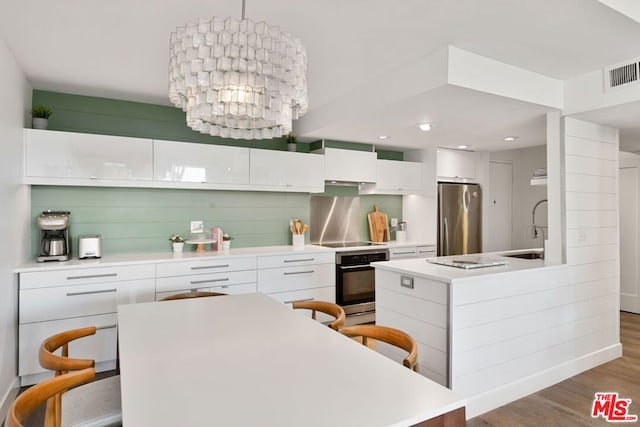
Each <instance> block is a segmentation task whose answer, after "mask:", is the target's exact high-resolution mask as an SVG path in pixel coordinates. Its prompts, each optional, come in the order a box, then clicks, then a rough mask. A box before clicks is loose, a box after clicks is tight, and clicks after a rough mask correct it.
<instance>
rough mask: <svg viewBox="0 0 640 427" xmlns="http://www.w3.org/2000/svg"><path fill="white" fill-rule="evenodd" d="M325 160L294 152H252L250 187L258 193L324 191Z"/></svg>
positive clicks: (315, 155) (320, 157) (252, 150)
mask: <svg viewBox="0 0 640 427" xmlns="http://www.w3.org/2000/svg"><path fill="white" fill-rule="evenodd" d="M324 160H325V159H324V156H319V155H317V154H307V153H296V152H291V151H275V150H257V149H251V150H250V175H251V177H250V184H251V188H252V189H255V190H272V191H297V192H305V193H321V192H323V191H324V173H323V172H324V163H325V161H324Z"/></svg>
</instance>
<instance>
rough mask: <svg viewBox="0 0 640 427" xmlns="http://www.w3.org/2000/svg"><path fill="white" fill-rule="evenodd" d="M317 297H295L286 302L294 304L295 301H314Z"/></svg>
mask: <svg viewBox="0 0 640 427" xmlns="http://www.w3.org/2000/svg"><path fill="white" fill-rule="evenodd" d="M313 300H315V298H304V299H293V300H291V301H285V302H284V303H285V304H293V303H294V302H304V301H313Z"/></svg>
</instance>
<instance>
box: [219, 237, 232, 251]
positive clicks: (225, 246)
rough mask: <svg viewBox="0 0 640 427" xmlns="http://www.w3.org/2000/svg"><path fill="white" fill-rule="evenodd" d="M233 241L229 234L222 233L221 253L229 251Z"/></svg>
mask: <svg viewBox="0 0 640 427" xmlns="http://www.w3.org/2000/svg"><path fill="white" fill-rule="evenodd" d="M232 240H233V237H231V236H229V234H227V233H224V234H223V235H222V250H223V251H228V250H229V249H231V241H232Z"/></svg>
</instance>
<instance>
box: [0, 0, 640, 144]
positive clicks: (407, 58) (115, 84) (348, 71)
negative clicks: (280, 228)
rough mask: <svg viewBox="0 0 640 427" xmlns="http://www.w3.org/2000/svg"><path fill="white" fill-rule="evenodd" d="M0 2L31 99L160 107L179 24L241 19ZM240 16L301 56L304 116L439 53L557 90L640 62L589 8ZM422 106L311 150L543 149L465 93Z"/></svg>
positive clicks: (511, 1)
mask: <svg viewBox="0 0 640 427" xmlns="http://www.w3.org/2000/svg"><path fill="white" fill-rule="evenodd" d="M0 2H1V3H0V5H1V9H0V10H2V13H1V14H0V38H1V39H2V40H4V41H5V42H6V43H7V45H8V46H9V48H10V49H11V50H12V51H13V53H14V55H15V56H16V58H17V60H18V62H19V64H20V65H21V67H22V68H23V70H24V72H25V74H26V75H27V78H28V79H29V80H30V82H31V84H32V85H33V87H34V88H36V89H44V90H54V91H62V92H69V93H77V94H84V95H93V96H103V97H109V98H117V99H125V100H132V101H142V102H151V103H156V104H164V105H170V103H169V101H168V97H167V67H168V66H167V64H168V40H169V34H170V33H171V32H172V31H174V30H175V28H176V26H180V25H183V24H184V23H185V22H186V21H189V20H196V19H198V18H209V17H211V16H222V17H225V16H229V15H233V16H239V14H240V7H241V1H240V0H233V1H231V0H218V1H211V0H208V1H205V0H182V1H180V2H173V1H171V2H169V1H164V2H160V1H158V0H134V1H131V0H128V1H126V0H113V1H97V0H58V1H56V2H42V1H37V0H21V1H13V0H0ZM247 16H248V17H249V18H251V19H254V20H266V21H268V22H269V23H271V24H279V25H280V26H281V28H283V29H284V30H286V31H290V32H292V33H293V34H294V35H296V36H297V37H299V38H301V39H302V40H303V42H304V43H305V45H306V46H307V50H308V53H309V96H310V112H312V111H313V110H314V109H315V108H319V107H322V106H326V105H330V104H331V102H332V101H334V100H336V99H339V98H340V95H341V94H344V93H345V92H347V91H349V90H350V89H352V88H354V87H357V86H359V85H361V84H362V83H363V82H365V81H367V80H370V79H373V78H375V77H377V76H380V75H384V74H385V73H389V72H392V71H393V70H394V69H397V68H398V67H401V66H405V65H407V64H411V63H412V62H414V61H416V60H417V59H419V58H422V57H424V56H425V55H428V54H430V53H432V52H434V51H436V50H438V49H440V48H442V47H444V46H447V45H453V46H456V47H459V48H461V49H464V50H467V51H470V52H474V53H477V54H480V55H483V56H486V57H489V58H493V59H495V60H498V61H501V62H505V63H507V64H511V65H514V66H517V67H521V68H525V69H528V70H531V71H534V72H537V73H540V74H544V75H547V76H550V77H553V78H557V79H562V80H564V79H567V78H570V77H574V76H578V75H581V74H584V73H587V72H590V71H593V70H596V69H598V68H601V67H603V66H606V65H609V64H614V63H617V62H620V61H623V60H626V59H629V58H634V57H637V56H640V47H638V44H637V41H638V40H640V24H639V23H638V22H636V21H634V20H632V19H629V18H628V17H626V16H624V15H622V14H619V13H617V12H615V11H614V10H613V9H610V8H608V7H607V6H605V5H603V4H602V3H600V2H599V1H597V0H518V1H515V0H482V1H479V0H404V1H402V2H398V1H392V0H350V1H344V0H325V1H317V0H295V1H294V0H248V4H247ZM430 94H431V96H430V97H427V96H426V95H425V96H421V97H419V98H417V99H410V100H407V102H406V103H403V104H402V105H386V106H381V108H380V114H378V115H377V116H375V115H374V116H372V117H371V119H370V120H367V121H366V122H360V123H343V124H342V125H341V124H339V123H336V124H335V125H334V126H332V127H331V129H330V132H328V133H327V134H326V135H322V136H325V137H329V138H331V139H341V140H352V141H365V140H366V141H369V139H370V137H371V135H376V134H378V133H384V134H393V135H392V136H393V138H392V139H390V140H388V141H387V142H382V143H380V145H391V146H393V145H394V144H396V146H416V144H417V145H420V144H422V143H424V144H436V145H450V144H457V143H459V142H461V141H465V143H471V144H472V145H473V146H474V148H475V149H496V148H497V147H500V146H501V145H500V144H499V143H498V144H497V145H496V141H497V140H499V138H500V137H501V136H502V135H503V134H505V133H508V134H513V133H516V134H519V135H521V138H520V139H519V144H522V145H521V146H524V145H525V144H526V145H532V144H540V143H544V135H545V133H544V120H543V115H544V112H545V111H546V110H545V109H543V108H541V107H539V106H535V105H533V104H525V103H518V102H515V101H513V100H509V99H506V98H501V97H496V96H489V95H487V96H483V95H480V94H478V93H474V92H473V91H469V90H465V91H461V90H455V89H442V90H437V91H434V92H430ZM427 110H428V111H427ZM390 111H394V112H396V113H399V112H401V113H402V114H394V115H393V118H390V116H391V115H390V114H388V112H390ZM631 114H633V113H631ZM425 115H426V116H433V117H434V121H435V122H436V123H437V126H436V127H435V128H434V131H433V133H432V134H429V135H428V136H427V135H426V134H425V136H418V137H411V135H410V133H411V132H415V123H414V122H413V121H414V120H415V118H416V117H418V116H425ZM636 117H637V115H636ZM302 120H304V118H302ZM636 121H637V120H636ZM409 124H410V126H409ZM636 126H638V125H636ZM624 134H625V132H623V135H624ZM412 138H413V139H412ZM399 141H412V142H411V143H408V144H402V143H399ZM423 141H424V142H423ZM513 146H514V147H515V146H516V145H515V144H514V145H513Z"/></svg>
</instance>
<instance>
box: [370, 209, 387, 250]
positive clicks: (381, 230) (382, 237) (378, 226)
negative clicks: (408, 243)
mask: <svg viewBox="0 0 640 427" xmlns="http://www.w3.org/2000/svg"><path fill="white" fill-rule="evenodd" d="M367 218H368V219H369V235H370V236H371V241H372V242H376V243H380V242H388V241H389V219H388V218H387V214H386V213H384V212H380V209H379V208H378V205H374V206H373V212H371V213H369V214H368V215H367Z"/></svg>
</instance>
